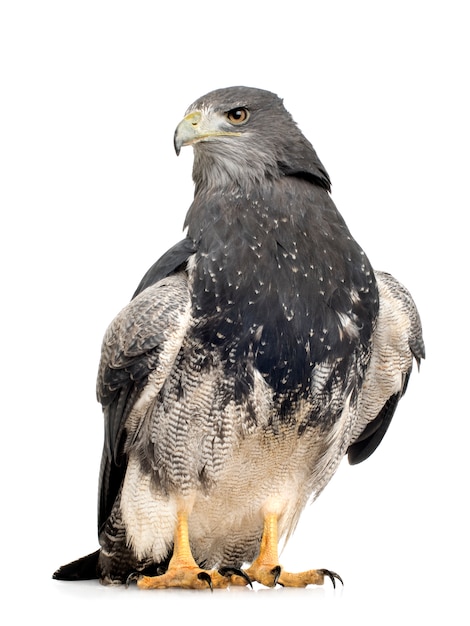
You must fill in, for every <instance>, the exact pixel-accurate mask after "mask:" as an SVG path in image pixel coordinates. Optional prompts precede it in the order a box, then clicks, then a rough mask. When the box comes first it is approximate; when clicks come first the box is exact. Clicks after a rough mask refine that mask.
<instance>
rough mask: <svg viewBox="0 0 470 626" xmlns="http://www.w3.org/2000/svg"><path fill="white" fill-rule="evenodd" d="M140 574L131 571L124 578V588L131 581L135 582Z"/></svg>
mask: <svg viewBox="0 0 470 626" xmlns="http://www.w3.org/2000/svg"><path fill="white" fill-rule="evenodd" d="M140 576H141V574H140V573H139V572H131V573H130V574H129V576H128V577H127V578H126V583H125V584H126V588H127V587H129V585H130V584H131V583H133V582H137V581H138V580H139V578H140Z"/></svg>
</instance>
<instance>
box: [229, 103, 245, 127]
mask: <svg viewBox="0 0 470 626" xmlns="http://www.w3.org/2000/svg"><path fill="white" fill-rule="evenodd" d="M226 116H227V119H228V121H229V122H230V123H231V124H243V123H244V122H246V121H247V119H248V118H249V117H250V113H249V112H248V109H245V108H244V107H239V108H238V109H231V110H230V111H227V113H226Z"/></svg>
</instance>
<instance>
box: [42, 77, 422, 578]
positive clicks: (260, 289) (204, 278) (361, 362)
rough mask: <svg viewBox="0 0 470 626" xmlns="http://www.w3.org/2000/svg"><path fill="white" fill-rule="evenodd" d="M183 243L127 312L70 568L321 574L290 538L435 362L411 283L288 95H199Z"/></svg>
mask: <svg viewBox="0 0 470 626" xmlns="http://www.w3.org/2000/svg"><path fill="white" fill-rule="evenodd" d="M185 146H192V148H193V152H194V160H193V182H194V197H193V200H192V203H191V204H190V207H189V209H188V211H187V214H186V218H185V221H184V228H183V232H184V238H183V239H182V240H181V241H180V242H178V243H176V244H175V245H174V246H173V247H172V248H170V249H169V250H168V251H167V252H166V253H165V254H163V256H161V258H160V259H159V260H158V261H157V262H156V263H155V264H154V265H153V266H152V267H151V268H150V269H149V270H148V271H147V273H146V274H145V275H144V277H143V278H142V280H141V282H140V284H139V285H138V287H137V289H136V291H135V293H134V295H133V297H132V299H131V300H130V301H129V302H128V303H127V304H126V305H125V306H124V308H123V309H122V311H121V312H120V313H118V315H117V316H116V317H115V319H114V320H113V321H112V322H111V324H110V325H109V327H108V329H107V331H106V333H105V336H104V339H103V342H102V350H101V359H100V364H99V368H98V377H97V396H98V400H99V402H100V403H101V405H102V408H103V416H104V444H103V453H102V461H101V467H100V475H99V498H98V500H99V501H98V539H99V546H100V547H99V548H98V549H97V550H95V552H92V553H91V554H89V555H87V556H85V557H82V558H80V559H78V560H76V561H73V562H72V563H69V564H67V565H64V566H62V567H61V568H59V569H58V570H57V571H56V572H55V573H54V574H53V577H54V578H55V579H58V580H83V579H94V578H96V579H99V580H100V581H101V582H102V583H103V584H127V585H128V584H130V583H133V582H136V584H137V586H138V587H140V588H142V589H159V588H169V587H180V588H189V589H207V588H208V587H209V588H211V589H216V588H227V587H229V586H232V585H234V586H236V585H243V586H246V585H251V586H253V583H257V584H259V585H263V586H267V587H274V586H277V585H281V586H285V587H305V586H307V585H311V584H312V585H321V584H323V583H324V581H325V580H331V582H332V583H333V586H335V584H336V583H337V582H339V581H340V582H341V583H343V580H342V578H341V576H340V575H339V574H337V573H336V572H335V571H333V570H331V569H328V568H318V569H310V570H306V571H302V572H290V571H288V570H287V569H285V568H284V567H283V566H281V564H280V563H279V547H278V546H279V542H280V540H281V539H282V538H283V539H284V541H287V540H289V539H290V537H291V535H292V534H293V533H294V530H295V528H296V525H297V523H298V521H299V518H300V516H301V513H302V511H303V510H304V508H305V506H306V504H307V503H308V502H313V501H314V500H315V499H316V498H317V497H318V496H319V495H320V494H321V492H322V491H323V489H324V488H325V487H326V485H327V484H328V482H329V481H330V479H331V478H332V477H333V475H334V474H335V472H336V470H337V469H338V467H339V465H340V463H341V461H342V460H343V459H344V458H347V459H348V461H349V463H350V464H351V465H355V464H358V463H362V462H363V461H365V460H366V459H368V458H369V457H370V455H371V454H372V453H374V452H375V450H376V449H377V447H378V446H379V444H380V443H381V442H382V439H383V437H384V435H385V434H386V432H387V429H388V427H389V425H390V422H391V420H392V417H393V415H394V413H395V410H396V407H397V405H398V403H399V401H400V399H401V398H402V396H403V394H404V393H405V391H406V389H407V386H408V381H409V378H410V374H411V371H412V369H413V367H414V365H415V364H416V365H417V366H418V367H419V365H420V362H421V360H422V359H424V358H425V347H424V342H423V334H422V325H421V321H420V316H419V313H418V310H417V308H416V305H415V303H414V301H413V299H412V296H411V295H410V293H409V291H408V290H407V289H406V288H405V287H404V286H403V285H402V284H401V283H400V282H399V281H398V280H397V279H395V278H394V277H393V276H392V275H391V274H389V273H387V272H383V271H378V270H374V269H373V267H372V265H371V263H370V261H369V259H368V257H367V256H366V253H365V252H364V250H363V249H362V248H361V247H360V245H359V244H358V243H357V241H356V240H355V239H354V238H353V236H352V234H351V232H350V231H349V229H348V226H347V225H346V222H345V220H344V219H343V217H342V216H341V214H340V213H339V211H338V209H337V208H336V206H335V204H334V202H333V200H332V197H331V181H330V177H329V175H328V173H327V171H326V169H325V167H324V166H323V164H322V163H321V161H320V159H319V157H318V156H317V153H316V152H315V150H314V148H313V146H312V144H311V143H310V142H309V141H308V140H307V138H306V137H305V136H304V135H303V133H302V131H301V130H300V128H299V126H298V125H297V123H296V122H295V121H294V119H293V117H292V115H291V114H290V113H289V112H288V111H287V109H286V108H285V106H284V103H283V100H282V98H280V97H279V96H278V95H276V94H274V93H272V92H270V91H267V90H263V89H258V88H254V87H245V86H235V87H227V88H220V89H216V90H214V91H211V92H209V93H208V94H206V95H204V96H202V97H200V98H199V99H197V100H196V101H195V102H194V103H193V104H192V105H191V106H190V107H189V108H188V109H187V111H186V114H185V115H184V117H183V119H182V121H181V122H180V123H179V124H178V126H177V128H176V131H175V134H174V147H175V150H176V153H177V155H179V153H180V151H181V149H182V148H183V147H185Z"/></svg>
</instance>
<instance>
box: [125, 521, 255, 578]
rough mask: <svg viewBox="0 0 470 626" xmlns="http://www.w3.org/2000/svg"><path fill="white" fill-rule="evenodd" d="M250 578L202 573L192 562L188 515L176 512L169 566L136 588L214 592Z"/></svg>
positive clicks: (231, 573)
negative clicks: (173, 588)
mask: <svg viewBox="0 0 470 626" xmlns="http://www.w3.org/2000/svg"><path fill="white" fill-rule="evenodd" d="M249 583H250V580H249V578H248V577H247V576H246V575H245V574H244V572H241V571H240V572H238V571H237V570H227V571H226V572H223V573H219V572H218V571H216V570H211V571H207V570H203V569H201V568H200V567H199V565H198V564H197V563H196V561H195V560H194V557H193V555H192V553H191V547H190V544H189V531H188V513H187V511H180V512H178V517H177V522H176V529H175V537H174V547H173V556H172V558H171V560H170V563H169V564H168V570H167V571H166V572H165V573H164V574H162V575H160V576H142V577H140V578H139V579H138V581H137V585H138V586H139V587H140V588H141V589H165V588H168V587H183V588H185V589H207V588H208V587H209V588H210V589H217V588H226V587H228V586H229V585H243V586H245V585H247V584H249Z"/></svg>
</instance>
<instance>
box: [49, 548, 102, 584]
mask: <svg viewBox="0 0 470 626" xmlns="http://www.w3.org/2000/svg"><path fill="white" fill-rule="evenodd" d="M99 554H100V551H99V550H97V551H96V552H92V554H88V555H87V556H83V557H82V558H81V559H77V560H76V561H72V563H68V564H67V565H62V567H59V569H58V570H57V571H56V572H54V573H53V574H52V578H55V580H93V579H95V578H99V574H98V557H99Z"/></svg>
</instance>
